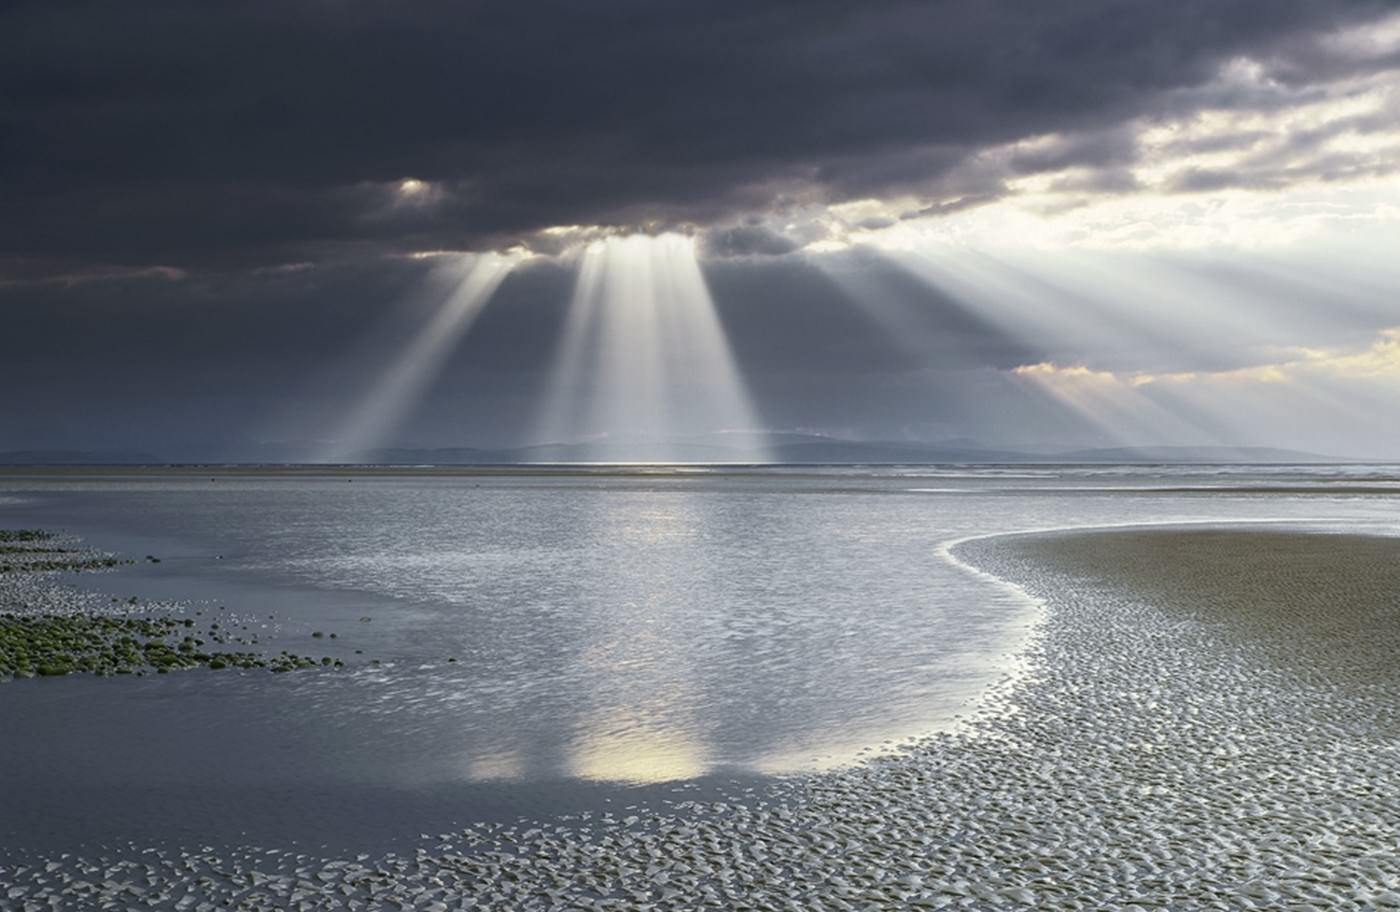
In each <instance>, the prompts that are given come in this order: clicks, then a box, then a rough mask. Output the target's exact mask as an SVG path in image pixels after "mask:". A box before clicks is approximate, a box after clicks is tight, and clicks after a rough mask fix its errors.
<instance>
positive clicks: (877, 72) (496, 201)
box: [0, 0, 1394, 271]
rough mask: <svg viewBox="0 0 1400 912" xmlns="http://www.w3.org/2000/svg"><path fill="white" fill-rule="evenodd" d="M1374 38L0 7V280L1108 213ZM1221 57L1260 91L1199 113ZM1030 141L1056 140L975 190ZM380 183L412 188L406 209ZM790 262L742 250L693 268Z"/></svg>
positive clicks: (669, 7) (571, 10) (593, 10)
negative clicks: (960, 215) (1072, 180)
mask: <svg viewBox="0 0 1400 912" xmlns="http://www.w3.org/2000/svg"><path fill="white" fill-rule="evenodd" d="M1388 8H1393V4H1387V3H1382V2H1377V0H1241V2H1231V3H1219V2H1214V0H1179V2H1171V3H1161V2H1125V0H1075V2H1066V3H1027V2H1012V0H979V2H903V0H872V2H866V3H828V2H812V0H803V2H783V3H776V2H771V0H754V2H745V3H714V2H671V0H663V2H656V0H637V2H608V3H577V2H572V0H561V2H529V3H494V4H492V3H458V2H442V3H432V2H429V3H414V4H407V5H405V4H386V3H382V2H377V0H376V2H363V0H343V2H333V0H318V2H286V0H269V2H248V3H226V4H225V3H221V4H205V3H187V2H180V0H169V2H151V0H132V2H125V3H119V4H112V3H96V2H93V3H73V2H61V0H60V2H55V0H41V2H33V3H25V2H20V3H10V4H6V5H5V7H4V10H3V12H0V60H3V61H4V62H3V64H0V67H3V71H4V75H5V85H6V86H7V89H6V93H5V96H4V102H3V107H0V136H3V142H2V143H0V150H3V151H0V194H3V198H4V199H5V201H6V215H5V217H4V219H3V222H0V256H3V257H4V258H5V259H7V260H9V261H10V263H11V264H12V268H13V269H23V270H29V271H44V270H46V269H53V268H59V267H62V266H65V265H75V266H78V267H90V266H91V265H92V264H95V263H105V264H122V265H126V266H152V265H165V266H180V267H185V266H201V265H240V264H263V265H266V264H275V263H287V262H297V261H302V260H306V259H314V258H317V257H320V256H325V255H327V254H329V253H331V252H335V251H337V250H339V251H340V252H346V248H347V247H348V248H349V249H352V250H354V251H356V252H361V253H363V252H366V251H379V250H404V249H463V248H480V247H484V246H499V245H503V244H508V243H510V242H512V241H515V240H529V239H530V238H531V236H532V235H533V234H534V233H535V232H537V231H538V230H540V229H544V228H548V227H550V226H561V225H598V224H601V225H620V226H637V225H658V224H659V225H672V224H682V223H698V224H700V225H705V226H708V225H716V224H718V225H727V224H728V223H734V222H738V221H740V220H742V219H743V218H744V217H746V216H755V215H757V216H765V215H768V214H770V213H772V212H773V211H774V210H775V209H782V208H785V207H786V208H788V209H794V210H797V209H801V208H803V207H806V206H810V205H813V204H823V203H832V202H840V201H843V200H849V199H859V198H866V197H872V196H874V197H895V196H903V195H909V196H910V197H912V198H916V199H917V200H919V201H920V202H922V204H923V206H924V207H926V208H931V211H933V212H935V213H936V212H939V211H944V210H946V209H947V208H948V207H954V206H957V205H958V204H959V202H960V201H963V200H966V201H979V200H985V199H988V198H992V197H995V196H997V195H999V194H1001V193H1004V192H1005V190H1006V188H1005V181H1006V179H1008V178H1011V177H1014V176H1016V175H1018V174H1025V173H1033V172H1037V171H1043V170H1047V169H1059V168H1063V167H1066V166H1068V165H1073V164H1083V165H1090V166H1094V167H1095V168H1096V172H1095V173H1096V175H1097V176H1098V178H1099V179H1100V180H1101V181H1107V182H1108V183H1107V184H1106V186H1108V187H1110V188H1112V187H1117V188H1118V189H1127V188H1129V187H1130V185H1131V178H1129V177H1126V176H1125V174H1124V173H1123V171H1122V169H1121V167H1118V168H1117V170H1115V166H1123V165H1126V164H1127V163H1129V162H1130V161H1131V160H1132V158H1133V157H1134V155H1135V154H1136V152H1137V150H1136V147H1135V144H1134V141H1133V138H1132V137H1131V136H1129V135H1126V134H1124V133H1122V132H1121V131H1115V127H1118V126H1121V125H1123V124H1126V123H1130V122H1132V121H1134V120H1135V119H1136V118H1139V117H1142V116H1144V115H1149V116H1169V115H1172V114H1178V113H1181V112H1182V111H1183V110H1190V109H1192V108H1194V107H1199V106H1203V105H1207V104H1211V105H1215V106H1220V105H1224V106H1226V107H1230V106H1234V107H1239V108H1243V109H1249V108H1255V107H1259V106H1265V107H1267V106H1269V105H1273V104H1278V103H1280V100H1281V99H1283V98H1287V97H1289V96H1290V90H1292V91H1295V92H1296V91H1298V90H1305V89H1306V88H1307V87H1308V86H1310V85H1311V84H1314V83H1321V82H1325V81H1331V80H1336V79H1339V78H1342V77H1344V76H1347V75H1354V74H1355V73H1356V72H1357V71H1358V70H1360V71H1375V70H1377V69H1382V68H1384V67H1385V66H1387V65H1393V64H1394V61H1393V60H1390V59H1379V60H1378V59H1376V58H1375V57H1374V56H1368V55H1367V54H1366V53H1365V52H1364V49H1358V48H1347V47H1338V46H1329V45H1325V44H1319V41H1318V39H1319V37H1320V36H1322V35H1323V34H1324V33H1329V32H1335V31H1336V30H1338V29H1342V28H1345V27H1346V26H1348V25H1350V24H1355V23H1363V22H1366V21H1369V20H1372V19H1374V18H1376V17H1377V16H1379V15H1380V14H1382V13H1383V12H1385V11H1386V10H1387V9H1388ZM1239 57H1249V58H1251V59H1253V60H1256V61H1261V62H1262V63H1263V65H1264V66H1266V67H1267V68H1268V69H1269V72H1270V76H1271V77H1275V78H1276V79H1275V80H1274V81H1271V82H1269V83H1267V84H1264V83H1257V84H1256V85H1254V86H1253V87H1252V88H1248V89H1244V88H1241V87H1239V86H1235V87H1234V89H1233V90H1231V89H1230V88H1229V87H1228V86H1227V87H1226V89H1225V92H1226V94H1225V95H1224V96H1220V92H1219V91H1216V92H1215V96H1218V97H1205V95H1203V94H1202V93H1203V92H1204V93H1207V94H1209V89H1210V87H1211V86H1212V85H1213V83H1214V81H1215V80H1216V79H1217V77H1218V75H1219V72H1220V69H1221V67H1222V66H1223V65H1225V64H1226V63H1228V62H1229V61H1230V60H1232V59H1235V58H1239ZM1193 90H1194V91H1193ZM1230 96H1233V97H1230ZM1047 133H1057V134H1063V135H1072V136H1073V137H1074V138H1072V139H1070V140H1068V141H1061V142H1058V143H1052V144H1050V145H1047V146H1045V147H1043V148H1038V149H1035V150H1027V151H1023V152H1021V153H1019V154H1017V155H1014V156H1012V157H1011V158H1010V160H1007V161H1005V162H1002V163H999V164H996V165H995V166H987V164H986V163H979V162H977V161H976V160H975V156H977V154H978V153H979V152H981V151H983V150H987V149H990V148H994V147H998V146H1002V145H1004V144H1007V143H1011V142H1014V141H1016V140H1018V139H1022V138H1026V137H1033V136H1038V135H1043V134H1047ZM1115 175H1116V177H1115ZM404 179H414V180H418V181H423V182H425V183H424V184H423V185H422V187H421V188H420V189H419V191H418V192H417V193H407V194H405V193H403V192H402V191H401V189H400V188H401V186H402V185H401V183H400V182H401V181H403V180H404ZM1115 179H1116V180H1117V184H1114V183H1113V181H1114V180H1115ZM1257 179H1258V178H1256V177H1255V176H1254V175H1252V174H1235V175H1231V174H1225V173H1202V174H1199V175H1196V176H1194V177H1193V178H1189V179H1188V186H1189V187H1191V188H1194V189H1201V188H1203V187H1207V186H1208V187H1219V186H1221V185H1228V184H1230V183H1232V182H1234V181H1239V182H1245V183H1248V182H1251V181H1254V180H1257ZM1191 180H1193V181H1194V184H1189V181H1191ZM414 186H417V185H414ZM940 207H942V208H940ZM729 227H731V228H732V227H733V226H729ZM788 246H789V243H787V242H784V241H782V240H779V239H775V238H773V237H771V236H769V235H768V234H766V233H765V232H763V231H761V230H758V229H754V228H749V229H747V230H745V229H743V228H742V227H739V228H738V230H737V231H736V230H730V231H729V233H728V234H725V235H720V236H718V237H717V244H716V249H717V250H718V251H719V252H722V253H734V252H742V251H747V250H754V251H757V252H770V253H771V252H780V251H782V250H784V249H786V248H787V247H788Z"/></svg>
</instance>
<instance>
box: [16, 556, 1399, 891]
mask: <svg viewBox="0 0 1400 912" xmlns="http://www.w3.org/2000/svg"><path fill="white" fill-rule="evenodd" d="M955 554H956V556H957V557H958V558H960V559H961V560H964V561H967V562H968V563H970V564H973V565H975V566H978V567H980V568H982V569H984V570H985V571H987V572H991V573H995V574H997V575H998V576H1000V577H1002V578H1003V579H1006V580H1011V581H1014V582H1016V583H1018V584H1020V585H1022V586H1024V587H1025V588H1026V589H1027V591H1029V592H1030V593H1032V594H1033V595H1035V596H1037V597H1039V598H1041V599H1043V600H1044V604H1045V611H1044V613H1043V616H1042V620H1041V621H1040V622H1039V626H1038V630H1037V635H1036V636H1035V638H1034V639H1033V641H1032V644H1031V646H1030V647H1029V648H1028V650H1027V651H1026V653H1025V654H1024V655H1023V656H1022V657H1021V661H1022V664H1023V671H1022V672H1020V673H1019V674H1017V675H1016V676H1014V677H1012V678H1010V679H1008V680H1007V681H1006V682H1005V683H1004V684H1003V685H1002V686H1000V687H999V688H998V689H996V690H995V691H994V692H993V693H992V694H990V695H989V697H988V698H987V700H986V702H985V704H984V706H983V708H982V710H981V711H980V712H979V713H978V714H977V715H976V716H975V717H974V718H972V719H970V720H968V722H967V724H966V725H964V726H962V727H960V728H959V729H957V730H954V731H950V732H945V733H940V734H936V735H933V736H931V737H929V738H927V739H924V740H923V741H921V742H919V743H918V744H917V745H914V746H912V747H909V748H905V749H902V750H899V751H897V752H894V753H892V754H890V755H888V756H886V757H883V758H879V759H876V760H873V761H871V762H869V763H867V764H864V765H862V766H859V767H855V768H851V769H846V770H841V771H837V772H833V773H828V774H822V775H816V776H810V777H799V778H794V779H791V780H787V781H784V782H780V783H779V784H777V785H774V786H773V787H771V788H768V789H762V790H759V791H756V792H752V793H747V794H744V795H740V796H736V800H735V801H733V802H713V801H707V802H684V801H682V802H677V803H676V804H674V805H673V806H670V807H667V808H663V809H659V810H645V811H638V812H634V813H631V814H627V815H626V816H624V815H622V814H618V815H616V816H613V815H605V816H593V817H586V818H585V817H574V818H571V819H545V820H540V821H522V822H521V823H520V824H519V825H517V826H500V825H489V826H481V827H474V828H469V829H467V830H466V831H463V832H457V833H444V834H439V835H437V836H425V839H424V842H423V844H422V846H421V847H420V848H419V849H418V850H417V851H416V852H415V853H413V854H408V855H402V856H389V857H383V858H378V857H375V858H371V857H367V856H361V857H359V858H355V859H323V858H316V857H312V856H309V855H306V854H297V853H295V852H291V851H282V850H278V849H276V848H275V847H273V848H268V847H258V848H256V849H254V848H250V849H248V850H246V851H238V852H218V851H213V850H210V851H200V850H190V851H186V852H181V851H178V850H171V849H160V850H156V851H152V852H149V853H146V854H141V853H140V851H139V847H125V848H123V849H121V850H118V849H115V848H114V849H113V850H111V852H110V853H103V854H99V855H96V856H94V857H85V858H65V859H27V860H24V861H21V860H19V859H18V858H16V857H15V856H14V855H11V856H10V857H9V858H4V857H0V883H3V884H4V885H5V887H6V889H5V891H4V892H0V898H3V897H6V896H8V899H9V901H10V902H11V904H12V905H14V906H16V907H17V908H27V907H29V905H28V904H29V903H31V902H32V903H34V905H33V907H34V908H47V907H48V905H47V904H48V901H50V900H54V901H55V902H57V903H58V904H60V905H63V907H66V908H80V907H87V905H85V904H90V905H91V906H93V907H97V906H98V905H100V904H101V902H102V901H104V900H110V901H114V902H117V903H118V904H121V903H132V902H140V903H142V904H143V905H144V906H147V907H154V908H160V907H167V906H168V907H176V906H177V904H180V903H181V902H182V901H183V903H185V905H184V906H182V907H192V908H196V909H197V908H199V907H200V906H199V903H204V902H209V903H213V904H216V905H217V906H219V907H224V906H225V905H226V904H227V905H232V906H233V907H235V908H247V909H261V908H269V909H270V908H289V907H290V908H306V909H313V908H372V907H378V906H379V905H382V904H383V903H385V902H387V901H391V900H392V901H396V902H399V903H402V904H404V905H405V906H407V907H413V908H425V909H456V908H489V909H536V908H538V909H550V908H584V907H588V908H608V907H611V908H619V909H635V908H653V909H694V908H714V909H784V908H793V909H867V908H878V909H885V908H889V909H906V908H915V909H917V908H973V909H984V908H985V909H999V908H1031V907H1036V908H1045V909H1150V908H1170V909H1249V908H1256V909H1300V910H1301V909H1355V910H1361V909H1377V908H1390V907H1400V853H1398V852H1397V847H1400V728H1397V711H1400V709H1398V708H1400V682H1398V681H1397V675H1396V673H1395V667H1394V666H1395V665H1396V664H1398V663H1397V659H1400V652H1397V645H1400V643H1398V642H1397V635H1398V634H1400V597H1398V596H1400V539H1381V538H1366V537H1360V536H1352V535H1322V534H1301V533H1288V532H1279V531H1274V530H1270V531H1252V530H1230V531H1224V530H1210V529H1191V530H1181V529H1176V530H1173V529H1159V530H1145V531H1113V532H1102V533H1074V534H1057V535H1042V536H1024V537H1008V538H999V539H984V540H979V541H972V542H967V543H964V544H962V545H960V546H958V548H956V549H955ZM185 897H189V899H185ZM41 902H42V903H44V904H43V905H40V903H41ZM21 904H23V905H21Z"/></svg>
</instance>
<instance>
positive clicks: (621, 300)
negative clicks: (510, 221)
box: [535, 234, 767, 462]
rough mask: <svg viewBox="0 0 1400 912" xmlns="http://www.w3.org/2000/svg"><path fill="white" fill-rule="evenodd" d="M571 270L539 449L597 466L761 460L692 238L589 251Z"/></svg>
mask: <svg viewBox="0 0 1400 912" xmlns="http://www.w3.org/2000/svg"><path fill="white" fill-rule="evenodd" d="M577 268H578V273H577V278H576V280H575V286H574V293H573V297H572V299H571V300H570V303H569V311H568V314H567V316H566V318H565V324H564V335H563V338H562V340H561V342H560V346H559V351H558V354H557V356H556V359H555V366H554V370H553V372H552V374H551V377H550V382H549V394H548V398H547V401H546V402H545V404H544V408H543V411H542V414H541V417H540V419H539V421H538V423H537V428H536V434H535V436H536V438H537V440H539V441H540V442H541V443H545V444H556V443H565V444H575V443H579V442H582V443H583V444H584V447H585V449H584V450H583V452H584V453H585V454H586V458H587V459H588V460H595V461H605V462H606V461H624V460H625V461H663V462H668V461H675V462H686V461H702V462H764V461H766V458H767V457H766V452H765V446H764V440H763V437H762V435H761V434H760V433H759V432H758V422H757V419H756V417H755V414H754V410H753V406H752V404H751V402H750V400H749V397H748V394H747V392H746V390H745V389H744V384H743V380H742V377H741V374H740V372H739V369H738V365H737V364H736V363H735V361H734V357H733V354H732V352H731V351H730V347H729V342H728V339H727V338H726V337H725V334H724V328H723V326H722V324H721V323H720V321H719V317H718V315H717V314H716V312H715V304H714V299H713V298H712V297H711V296H710V292H709V288H708V286H707V285H706V284H705V279H704V276H703V275H702V274H701V272H700V264H699V262H698V261H697V260H696V256H695V243H694V241H693V239H691V238H688V237H683V236H680V235H674V234H668V235H662V236H660V237H650V236H646V235H632V236H629V237H613V238H608V239H606V240H600V241H595V242H594V243H592V244H590V245H589V246H588V247H587V248H586V249H585V250H584V251H583V252H582V253H581V254H580V258H579V262H578V267H577ZM571 452H574V453H577V452H579V451H578V450H573V451H571Z"/></svg>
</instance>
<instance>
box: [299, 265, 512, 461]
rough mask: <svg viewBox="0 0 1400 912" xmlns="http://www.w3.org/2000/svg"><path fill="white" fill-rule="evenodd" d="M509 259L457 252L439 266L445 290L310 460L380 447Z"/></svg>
mask: <svg viewBox="0 0 1400 912" xmlns="http://www.w3.org/2000/svg"><path fill="white" fill-rule="evenodd" d="M513 265H514V262H513V260H512V259H511V258H509V257H507V256H504V255H502V254H498V253H486V254H481V255H470V256H463V257H460V258H454V260H453V262H451V263H449V264H447V265H445V266H443V267H441V268H442V269H444V270H448V271H449V273H450V283H451V291H449V292H448V294H447V296H446V297H445V298H444V299H443V300H442V303H441V304H439V305H438V308H437V310H436V312H434V313H433V315H432V316H431V317H430V318H429V319H428V321H427V322H426V323H424V324H423V326H422V328H421V329H419V330H418V332H417V333H416V334H415V335H414V336H413V338H412V339H411V340H410V341H409V343H408V345H407V346H406V347H405V348H404V350H403V351H402V352H401V353H400V354H399V355H398V357H397V358H395V359H394V361H393V363H392V364H390V365H389V367H388V368H387V369H386V370H385V371H384V373H383V375H382V376H381V377H380V378H379V380H378V381H377V382H376V383H375V385H374V387H373V388H372V389H371V390H370V392H369V394H368V395H367V396H366V397H365V398H364V399H363V400H362V401H361V402H360V403H359V404H358V405H356V407H355V408H354V410H353V411H352V412H351V413H350V414H349V415H348V416H347V417H346V418H345V420H344V421H343V422H342V423H341V424H340V426H339V429H338V431H337V432H336V433H334V434H333V435H332V436H331V443H330V444H329V446H327V447H326V448H325V449H324V450H323V451H322V452H321V453H320V454H319V457H318V458H317V459H315V460H313V461H316V462H345V461H349V460H352V459H355V458H357V457H358V456H359V454H361V453H363V452H364V451H365V450H367V449H370V448H373V447H375V446H378V445H381V444H382V443H383V442H384V440H385V439H386V438H387V437H388V435H389V434H390V433H391V432H392V431H393V430H394V428H395V427H396V426H397V425H398V424H399V423H400V422H401V421H403V420H404V418H405V417H407V414H408V413H409V411H410V410H411V409H412V407H413V406H414V405H415V404H416V403H417V402H418V400H419V399H420V398H421V396H422V395H423V392H424V391H425V390H426V389H427V388H428V386H429V385H431V384H432V382H433V380H435V379H436V378H437V376H438V374H439V373H441V371H442V368H443V366H444V365H445V364H446V362H447V359H448V358H449V357H450V356H451V354H452V352H453V350H454V349H455V348H456V346H457V344H458V343H459V342H460V341H461V340H462V338H463V337H465V336H466V334H467V332H468V331H469V330H470V329H471V326H472V324H473V323H474V322H475V321H476V318H477V317H478V316H479V315H480V314H481V311H482V310H483V309H484V308H485V306H486V303H487V302H488V301H489V300H490V299H491V296H492V295H493V294H494V293H495V291H496V289H497V288H499V287H500V285H501V282H503V281H505V277H506V276H507V275H508V274H509V273H510V270H511V268H512V267H513Z"/></svg>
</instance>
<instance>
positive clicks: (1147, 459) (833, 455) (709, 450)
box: [0, 434, 1364, 466]
mask: <svg viewBox="0 0 1400 912" xmlns="http://www.w3.org/2000/svg"><path fill="white" fill-rule="evenodd" d="M730 441H732V442H733V445H726V444H727V443H729V442H730ZM760 441H761V442H762V447H761V449H762V452H763V453H764V454H765V455H766V456H767V459H768V461H770V462H775V463H779V464H790V465H901V464H906V465H907V464H913V465H917V464H930V463H934V464H936V463H962V464H967V463H990V464H998V463H1001V464H1004V463H1016V464H1034V463H1040V464H1059V463H1089V464H1111V463H1146V464H1188V463H1245V464H1247V463H1260V464H1270V463H1272V464H1298V463H1345V462H1360V461H1364V460H1357V459H1343V458H1337V457H1333V456H1324V455H1321V454H1318V453H1309V452H1305V451H1302V450H1290V449H1284V448H1279V447H1254V446H1243V447H1224V446H1215V447H1193V446H1144V447H1095V448H1089V449H1076V450H1064V451H1053V452H1040V453H1037V452H1028V451H1024V450H1010V449H997V448H990V447H981V446H978V445H977V444H976V442H975V441H969V440H951V441H945V442H937V443H918V442H908V441H858V440H841V439H838V438H834V437H822V436H819V435H815V434H813V435H804V434H777V435H773V436H772V437H762V436H761V435H753V434H742V435H732V436H731V435H715V436H713V437H706V438H677V439H674V440H654V441H626V442H618V443H611V444H610V443H608V442H606V441H602V442H598V441H595V442H590V443H550V444H538V445H534V446H526V447H508V448H487V447H438V448H419V447H390V448H382V449H375V450H369V451H366V452H364V453H361V454H358V455H357V457H356V458H353V459H351V460H348V463H349V464H359V465H444V466H447V465H483V466H484V465H550V464H568V463H588V462H632V463H651V462H654V463H668V462H689V463H713V464H725V463H738V464H751V463H752V462H753V459H752V454H753V453H754V452H755V451H756V450H757V448H758V444H759V442H760ZM175 463H184V464H222V463H228V464H276V465H286V464H300V463H298V461H297V460H295V459H287V458H286V448H285V446H281V447H277V448H275V449H274V448H269V451H268V452H267V453H265V454H261V455H260V456H259V455H253V454H248V455H245V456H243V457H241V458H230V459H185V460H181V459H173V460H172V459H167V458H162V457H160V456H157V455H154V454H151V453H145V452H137V451H126V450H65V449H32V450H9V451H0V465H7V466H42V465H51V466H71V465H166V464H175Z"/></svg>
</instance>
